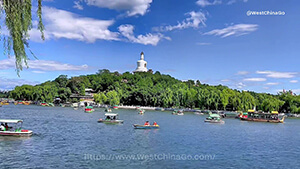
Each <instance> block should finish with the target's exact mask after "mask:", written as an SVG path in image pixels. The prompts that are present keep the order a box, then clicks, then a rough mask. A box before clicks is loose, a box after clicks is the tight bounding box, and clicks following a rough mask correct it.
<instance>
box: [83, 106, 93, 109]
mask: <svg viewBox="0 0 300 169" xmlns="http://www.w3.org/2000/svg"><path fill="white" fill-rule="evenodd" d="M85 108H87V109H92V108H93V106H86V107H85Z"/></svg>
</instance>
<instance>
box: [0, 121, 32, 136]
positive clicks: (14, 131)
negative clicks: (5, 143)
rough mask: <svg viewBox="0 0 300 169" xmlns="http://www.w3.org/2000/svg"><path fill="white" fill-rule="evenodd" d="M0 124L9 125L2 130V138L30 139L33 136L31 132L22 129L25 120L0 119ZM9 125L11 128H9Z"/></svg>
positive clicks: (0, 133)
mask: <svg viewBox="0 0 300 169" xmlns="http://www.w3.org/2000/svg"><path fill="white" fill-rule="evenodd" d="M0 123H1V125H2V124H3V125H4V124H7V126H6V127H4V130H0V136H18V137H29V136H31V135H32V134H33V132H32V131H31V130H24V129H22V125H23V120H11V119H0ZM8 124H9V125H11V126H10V127H8ZM12 125H13V126H14V127H12Z"/></svg>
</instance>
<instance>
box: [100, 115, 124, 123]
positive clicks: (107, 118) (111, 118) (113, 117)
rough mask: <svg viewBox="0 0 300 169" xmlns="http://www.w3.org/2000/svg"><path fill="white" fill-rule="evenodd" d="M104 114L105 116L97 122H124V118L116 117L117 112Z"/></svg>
mask: <svg viewBox="0 0 300 169" xmlns="http://www.w3.org/2000/svg"><path fill="white" fill-rule="evenodd" d="M104 116H105V119H99V120H98V123H106V124H119V123H123V122H124V120H119V119H118V114H117V113H105V114H104Z"/></svg>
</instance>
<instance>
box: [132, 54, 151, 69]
mask: <svg viewBox="0 0 300 169" xmlns="http://www.w3.org/2000/svg"><path fill="white" fill-rule="evenodd" d="M147 71H148V69H147V62H146V61H145V60H144V52H142V53H141V59H140V60H138V61H137V68H136V69H135V71H133V73H136V72H147Z"/></svg>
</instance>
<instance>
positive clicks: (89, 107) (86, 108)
mask: <svg viewBox="0 0 300 169" xmlns="http://www.w3.org/2000/svg"><path fill="white" fill-rule="evenodd" d="M93 111H94V108H93V106H86V107H85V109H84V112H86V113H92V112H93Z"/></svg>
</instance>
